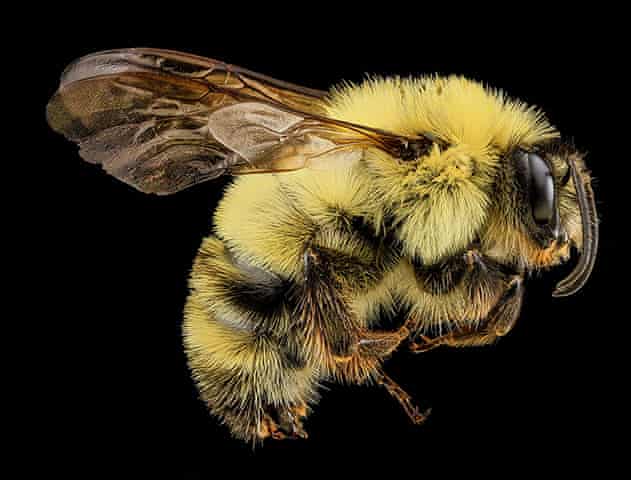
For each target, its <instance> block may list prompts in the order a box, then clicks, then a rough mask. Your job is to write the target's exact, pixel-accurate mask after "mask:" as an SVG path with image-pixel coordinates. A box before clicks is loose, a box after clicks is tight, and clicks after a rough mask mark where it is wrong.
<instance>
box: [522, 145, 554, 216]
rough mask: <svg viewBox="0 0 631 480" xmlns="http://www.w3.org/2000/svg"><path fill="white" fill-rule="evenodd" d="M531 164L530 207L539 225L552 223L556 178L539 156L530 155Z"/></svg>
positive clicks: (529, 161)
mask: <svg viewBox="0 0 631 480" xmlns="http://www.w3.org/2000/svg"><path fill="white" fill-rule="evenodd" d="M528 163H529V164H530V175H531V183H530V205H531V207H532V216H533V217H534V218H535V222H537V223H539V224H544V223H550V221H551V220H552V217H553V216H554V178H553V177H552V172H551V171H550V168H549V167H548V164H547V163H546V162H545V161H544V160H543V159H542V158H541V157H540V156H539V155H537V154H535V153H529V154H528Z"/></svg>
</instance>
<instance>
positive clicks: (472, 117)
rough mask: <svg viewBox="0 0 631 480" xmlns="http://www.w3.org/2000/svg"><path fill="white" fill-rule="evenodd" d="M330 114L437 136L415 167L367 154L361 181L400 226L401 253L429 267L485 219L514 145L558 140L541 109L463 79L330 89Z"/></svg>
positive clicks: (378, 153)
mask: <svg viewBox="0 0 631 480" xmlns="http://www.w3.org/2000/svg"><path fill="white" fill-rule="evenodd" d="M327 113H328V115H330V116H332V117H335V118H338V119H341V120H345V121H349V122H353V123H358V124H362V125H366V126H370V127H373V128H380V129H383V130H387V131H391V132H393V133H397V134H401V135H406V136H410V137H415V136H417V135H419V134H421V133H423V134H430V135H431V136H433V137H436V138H438V139H440V140H441V141H442V142H441V143H442V144H446V145H448V146H447V147H442V148H441V147H440V146H439V144H434V146H433V148H432V149H431V150H430V151H429V153H428V154H427V155H425V156H423V157H422V158H420V159H418V161H415V162H400V161H396V160H394V159H392V158H391V157H389V156H388V155H386V154H384V153H383V152H381V151H376V150H374V151H369V152H367V153H366V155H365V158H364V160H365V170H366V172H367V173H368V177H367V178H366V181H367V182H368V183H370V184H371V185H372V186H373V187H374V189H375V191H376V192H377V197H378V198H380V199H381V202H382V205H381V206H382V208H381V209H378V212H376V214H375V215H376V223H377V224H379V222H381V221H382V218H380V217H385V216H386V215H388V216H390V218H391V219H394V223H395V224H396V225H397V226H398V229H399V231H398V237H399V239H400V240H401V241H402V244H403V249H404V252H405V253H406V254H407V255H410V256H416V257H420V258H422V259H423V261H425V262H427V263H433V262H436V261H438V260H440V259H441V258H443V257H445V256H448V255H453V254H457V253H458V252H459V251H461V250H462V249H463V248H465V247H466V246H467V245H468V244H469V243H470V242H471V241H473V240H474V238H475V237H476V235H478V234H479V232H480V230H481V228H482V227H483V225H484V224H485V222H486V220H487V216H488V213H489V205H490V202H491V198H492V190H493V188H494V182H495V173H496V171H497V169H498V168H499V167H500V163H501V162H502V159H503V158H504V156H505V155H506V154H507V152H509V151H510V150H511V149H512V148H514V147H516V146H520V147H522V148H528V147H530V146H532V145H535V144H538V143H540V142H543V141H545V140H548V139H551V138H554V137H557V136H558V133H557V132H556V130H555V129H554V128H553V127H552V126H551V125H550V124H549V123H548V122H547V120H546V119H545V117H544V116H543V114H542V112H540V111H539V110H537V109H536V108H534V107H529V106H527V105H526V104H524V103H522V102H520V101H516V100H511V99H509V98H507V97H506V96H505V95H504V94H503V93H502V92H501V91H498V90H492V89H489V88H486V87H484V86H483V85H481V84H479V83H477V82H473V81H471V80H468V79H466V78H463V77H456V76H451V77H425V78H418V79H402V78H398V77H395V78H386V79H372V80H368V81H366V82H364V83H363V84H361V85H359V86H353V85H346V86H343V87H341V88H337V89H334V90H333V92H332V94H331V97H330V99H329V101H328V103H327Z"/></svg>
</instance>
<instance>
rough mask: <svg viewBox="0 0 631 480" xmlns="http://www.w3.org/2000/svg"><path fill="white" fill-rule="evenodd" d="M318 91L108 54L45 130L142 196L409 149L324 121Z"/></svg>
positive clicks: (224, 70) (86, 67)
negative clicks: (226, 177)
mask: <svg viewBox="0 0 631 480" xmlns="http://www.w3.org/2000/svg"><path fill="white" fill-rule="evenodd" d="M325 95H326V94H325V93H324V92H321V91H317V90H311V89H306V88H302V87H298V86H295V85H292V84H289V83H285V82H280V81H277V80H273V79H271V78H269V77H265V76H263V75H260V74H256V73H254V72H250V71H247V70H244V69H241V68H239V67H236V66H232V65H228V64H225V63H222V62H217V61H215V60H211V59H207V58H203V57H197V56H194V55H187V54H182V53H178V52H171V51H164V50H155V49H130V50H112V51H106V52H101V53H96V54H93V55H89V56H87V57H83V58H81V59H79V60H77V61H76V62H74V63H73V64H71V65H70V66H69V67H68V68H67V69H66V70H65V72H64V74H63V75H62V78H61V83H60V87H59V90H58V91H57V93H56V94H55V95H54V96H53V98H52V99H51V101H50V102H49V105H48V121H49V123H50V125H51V126H52V128H53V129H55V130H56V131H58V132H60V133H62V134H63V135H65V136H66V137H67V138H69V139H70V140H72V141H74V142H76V143H77V144H78V145H79V147H80V155H81V156H82V157H83V158H84V159H85V160H87V161H89V162H92V163H96V164H100V165H102V166H103V168H104V169H105V170H106V171H107V172H108V173H110V174H112V175H114V176H115V177H117V178H118V179H120V180H122V181H124V182H126V183H128V184H130V185H132V186H134V187H136V188H137V189H139V190H141V191H143V192H147V193H157V194H170V193H174V192H177V191H179V190H182V189H184V188H187V187H189V186H191V185H194V184H196V183H199V182H202V181H205V180H209V179H212V178H216V177H218V176H220V175H223V174H224V173H256V172H270V171H287V170H295V169H299V168H304V167H306V166H316V165H331V164H338V163H340V162H341V161H353V160H356V159H357V158H358V156H359V154H360V153H359V150H358V148H356V147H368V146H378V147H380V148H391V149H392V148H394V149H397V148H400V146H401V145H402V144H405V143H406V142H407V139H401V138H400V137H397V136H394V135H391V134H387V133H385V132H379V131H375V130H370V129H367V128H364V127H360V126H356V125H350V124H346V123H344V122H340V121H336V120H333V119H329V118H326V117H323V116H322V113H323V111H322V99H323V97H324V96H325Z"/></svg>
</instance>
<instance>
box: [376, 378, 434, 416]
mask: <svg viewBox="0 0 631 480" xmlns="http://www.w3.org/2000/svg"><path fill="white" fill-rule="evenodd" d="M377 383H379V385H383V386H384V387H385V388H386V390H388V393H390V395H392V396H393V397H394V398H395V399H396V400H397V401H398V402H399V403H400V404H401V406H402V407H403V410H405V413H406V414H407V416H408V417H410V420H412V423H414V424H416V425H420V424H422V423H423V422H425V420H427V417H428V416H429V414H430V413H431V412H432V409H431V408H428V409H426V410H425V411H423V412H421V411H420V410H419V408H418V407H417V406H416V405H414V403H413V402H412V397H410V395H409V394H408V393H406V392H405V391H404V390H403V389H402V388H401V387H400V386H399V385H397V383H396V382H395V381H394V380H392V379H391V378H390V377H389V376H388V375H386V374H385V373H384V372H383V370H381V369H379V372H378V374H377Z"/></svg>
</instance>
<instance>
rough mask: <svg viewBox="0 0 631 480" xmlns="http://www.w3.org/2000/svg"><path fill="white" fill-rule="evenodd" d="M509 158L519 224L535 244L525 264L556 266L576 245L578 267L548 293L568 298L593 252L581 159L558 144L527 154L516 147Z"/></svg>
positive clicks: (592, 219)
mask: <svg viewBox="0 0 631 480" xmlns="http://www.w3.org/2000/svg"><path fill="white" fill-rule="evenodd" d="M511 155H512V158H511V160H512V162H513V167H514V169H513V171H514V175H515V179H516V182H515V183H516V186H517V196H518V198H517V199H516V200H517V201H518V202H520V204H521V205H522V208H520V209H519V214H520V217H521V218H520V220H521V222H522V223H523V225H524V226H525V227H526V231H527V232H528V233H529V234H530V236H531V238H532V240H533V243H534V248H533V249H530V252H531V253H530V257H531V258H530V259H529V260H530V262H529V263H531V264H534V265H535V266H537V267H547V266H552V265H555V264H558V263H560V262H562V261H565V260H567V259H568V258H569V257H570V252H571V247H575V248H576V249H577V250H578V251H579V252H580V259H579V261H578V264H577V265H576V268H575V269H574V271H572V273H570V274H569V275H568V276H567V277H566V278H565V279H564V280H562V281H561V282H559V284H558V285H557V287H556V289H555V291H554V293H553V295H554V296H556V297H562V296H567V295H571V294H573V293H575V292H577V291H578V290H579V289H580V288H581V287H582V286H583V285H584V284H585V282H586V281H587V279H588V277H589V275H590V273H591V271H592V268H593V266H594V261H595V259H596V251H597V248H598V218H597V214H596V206H595V202H594V195H593V192H592V189H591V185H590V180H591V178H590V175H589V173H588V172H587V170H586V169H585V164H584V162H583V156H582V154H580V153H579V152H578V151H577V150H576V149H575V148H574V147H573V146H571V145H570V144H567V143H562V142H560V141H556V142H552V143H549V144H547V145H545V146H543V147H541V148H539V149H531V150H529V151H527V150H525V149H520V148H518V149H516V150H514V151H513V152H512V154H511Z"/></svg>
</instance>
